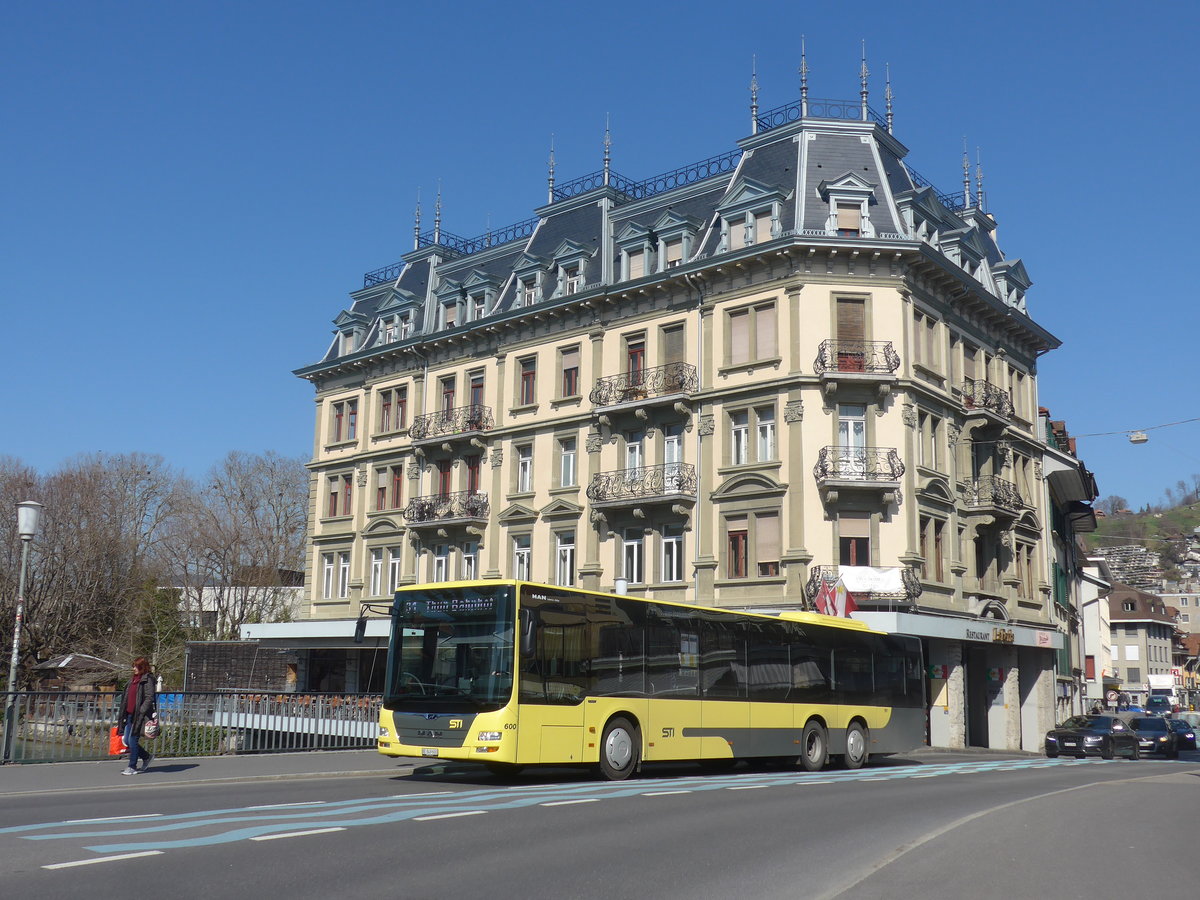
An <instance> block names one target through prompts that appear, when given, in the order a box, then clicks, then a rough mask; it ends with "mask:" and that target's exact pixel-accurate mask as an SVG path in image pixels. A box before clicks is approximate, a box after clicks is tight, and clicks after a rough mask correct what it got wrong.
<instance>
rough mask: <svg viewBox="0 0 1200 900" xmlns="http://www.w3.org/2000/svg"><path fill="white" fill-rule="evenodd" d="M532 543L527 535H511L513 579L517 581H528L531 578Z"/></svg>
mask: <svg viewBox="0 0 1200 900" xmlns="http://www.w3.org/2000/svg"><path fill="white" fill-rule="evenodd" d="M532 543H533V541H532V538H531V536H530V535H528V534H514V535H513V539H512V545H513V578H515V579H516V580H517V581H529V580H531V579H532V578H533V566H532V563H533V558H532V554H533V550H532V546H531V545H532Z"/></svg>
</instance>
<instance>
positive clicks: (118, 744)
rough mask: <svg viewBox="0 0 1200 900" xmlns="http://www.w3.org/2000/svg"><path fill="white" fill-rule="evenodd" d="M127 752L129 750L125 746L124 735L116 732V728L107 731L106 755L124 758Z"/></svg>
mask: <svg viewBox="0 0 1200 900" xmlns="http://www.w3.org/2000/svg"><path fill="white" fill-rule="evenodd" d="M128 752H129V748H128V747H127V746H125V734H124V733H123V732H120V731H117V726H115V725H114V726H113V727H112V728H110V729H108V755H109V756H124V755H125V754H126V753H128Z"/></svg>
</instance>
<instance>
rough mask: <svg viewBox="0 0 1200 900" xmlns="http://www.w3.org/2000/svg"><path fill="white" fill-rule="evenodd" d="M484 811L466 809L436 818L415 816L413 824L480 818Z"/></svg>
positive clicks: (439, 815)
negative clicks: (471, 817)
mask: <svg viewBox="0 0 1200 900" xmlns="http://www.w3.org/2000/svg"><path fill="white" fill-rule="evenodd" d="M486 812H487V810H486V809H468V810H465V811H463V812H452V813H439V814H438V815H436V816H417V817H416V818H414V819H413V821H414V822H432V821H433V820H434V819H457V818H459V817H460V816H482V815H483V814H484V813H486Z"/></svg>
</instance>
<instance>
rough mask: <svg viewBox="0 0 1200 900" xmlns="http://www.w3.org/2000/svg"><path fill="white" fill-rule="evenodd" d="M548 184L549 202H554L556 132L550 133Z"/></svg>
mask: <svg viewBox="0 0 1200 900" xmlns="http://www.w3.org/2000/svg"><path fill="white" fill-rule="evenodd" d="M546 182H547V185H548V188H549V190H548V196H547V197H546V202H547V203H553V202H554V133H553V132H551V134H550V177H549V178H547V179H546Z"/></svg>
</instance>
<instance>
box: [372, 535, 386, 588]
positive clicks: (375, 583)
mask: <svg viewBox="0 0 1200 900" xmlns="http://www.w3.org/2000/svg"><path fill="white" fill-rule="evenodd" d="M382 594H383V548H382V547H373V548H372V549H371V596H372V597H379V596H381V595H382Z"/></svg>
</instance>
